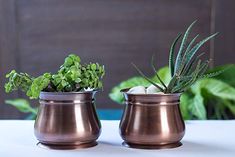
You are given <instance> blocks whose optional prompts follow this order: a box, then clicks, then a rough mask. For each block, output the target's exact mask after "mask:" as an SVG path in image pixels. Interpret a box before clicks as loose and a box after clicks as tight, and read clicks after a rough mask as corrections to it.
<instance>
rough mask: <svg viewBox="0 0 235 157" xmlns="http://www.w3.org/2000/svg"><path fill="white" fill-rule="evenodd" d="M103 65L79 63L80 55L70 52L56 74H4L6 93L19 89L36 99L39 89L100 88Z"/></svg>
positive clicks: (73, 90) (56, 90)
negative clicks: (34, 75)
mask: <svg viewBox="0 0 235 157" xmlns="http://www.w3.org/2000/svg"><path fill="white" fill-rule="evenodd" d="M104 74H105V71H104V66H101V65H99V64H98V63H90V64H81V60H80V57H79V56H77V55H75V54H71V55H69V56H68V57H66V58H65V61H64V64H63V65H61V66H60V69H59V70H58V72H57V73H56V74H51V73H44V74H43V75H41V76H38V77H32V76H30V75H28V74H26V73H18V72H16V71H15V70H12V71H11V72H10V73H8V74H7V75H6V78H8V80H9V81H8V82H7V83H6V84H5V91H6V92H7V93H9V92H12V91H15V90H21V91H23V92H25V93H26V95H27V96H28V97H30V98H31V99H37V98H38V97H39V94H40V92H41V91H45V92H79V91H83V90H86V89H98V88H102V87H103V86H102V82H101V79H102V77H103V76H104Z"/></svg>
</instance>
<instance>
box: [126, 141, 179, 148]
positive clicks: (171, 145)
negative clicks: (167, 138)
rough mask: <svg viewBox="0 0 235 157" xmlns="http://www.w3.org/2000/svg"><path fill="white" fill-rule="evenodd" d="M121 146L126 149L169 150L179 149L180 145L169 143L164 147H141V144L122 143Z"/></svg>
mask: <svg viewBox="0 0 235 157" xmlns="http://www.w3.org/2000/svg"><path fill="white" fill-rule="evenodd" d="M122 145H123V146H125V147H128V148H136V149H169V148H176V147H180V146H181V145H182V143H181V142H177V143H171V144H165V145H142V144H133V143H127V142H123V143H122Z"/></svg>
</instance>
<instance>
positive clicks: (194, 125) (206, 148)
mask: <svg viewBox="0 0 235 157" xmlns="http://www.w3.org/2000/svg"><path fill="white" fill-rule="evenodd" d="M118 123H119V122H118V121H102V134H101V136H100V137H99V140H98V142H99V144H98V145H97V146H96V147H92V148H87V149H82V150H49V149H45V148H41V147H38V146H36V143H37V140H36V138H35V137H34V134H33V121H23V120H1V121H0V157H105V156H109V157H111V156H117V157H158V156H159V157H168V156H174V157H177V156H179V157H194V156H195V157H210V156H213V157H217V156H218V157H219V156H221V157H235V120H230V121H187V122H186V134H185V137H184V138H183V140H182V143H183V146H181V147H178V148H174V149H162V150H143V149H131V148H126V147H123V146H122V145H121V143H122V139H121V138H120V136H119V133H118ZM144 155H145V156H144Z"/></svg>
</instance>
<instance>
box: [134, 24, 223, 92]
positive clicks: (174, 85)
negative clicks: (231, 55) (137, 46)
mask: <svg viewBox="0 0 235 157" xmlns="http://www.w3.org/2000/svg"><path fill="white" fill-rule="evenodd" d="M195 23H196V21H194V22H193V23H192V24H191V25H190V26H189V27H188V28H187V30H186V31H185V33H184V35H183V37H182V40H181V43H180V46H179V50H178V53H177V56H176V57H175V49H176V45H177V42H178V41H179V40H180V39H181V36H182V35H181V34H179V35H178V36H177V37H176V39H175V40H174V42H173V44H172V45H171V48H170V53H169V68H170V76H171V79H170V81H169V83H168V84H166V83H165V82H164V81H163V79H162V78H161V77H160V76H159V75H158V74H157V70H156V68H155V66H154V60H153V59H152V62H151V64H152V68H153V70H154V72H155V76H156V78H157V79H158V80H159V84H160V85H159V84H157V83H155V82H154V81H152V80H151V79H150V78H149V77H147V76H146V75H145V74H144V73H143V72H142V71H141V70H140V69H139V68H138V67H137V66H136V65H135V64H133V66H134V67H135V68H136V69H137V71H138V72H139V74H140V75H141V76H142V77H143V78H145V79H146V80H147V81H148V82H149V83H150V84H152V85H154V86H155V87H156V88H158V89H159V90H160V91H161V92H163V93H182V92H184V91H185V90H187V89H188V88H189V87H190V86H191V85H193V84H194V83H195V82H196V81H197V80H199V79H202V78H208V77H213V76H216V75H218V74H220V73H221V72H222V71H219V72H214V73H209V74H205V72H206V71H207V68H208V66H209V60H206V61H203V59H202V55H203V53H201V54H197V52H198V50H199V48H200V47H201V46H202V45H204V44H205V43H206V42H207V41H209V40H210V39H212V38H213V37H215V36H216V35H217V33H215V34H213V35H211V36H209V37H207V38H205V39H203V40H201V41H200V42H198V43H195V42H196V39H197V38H198V36H199V35H196V36H195V37H194V38H193V39H192V40H191V41H190V42H188V36H189V33H190V31H191V28H192V27H193V25H194V24H195Z"/></svg>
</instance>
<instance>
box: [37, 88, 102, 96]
mask: <svg viewBox="0 0 235 157" xmlns="http://www.w3.org/2000/svg"><path fill="white" fill-rule="evenodd" d="M94 92H98V89H96V90H92V91H82V92H45V91H41V92H40V94H51V95H66V94H85V93H94Z"/></svg>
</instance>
